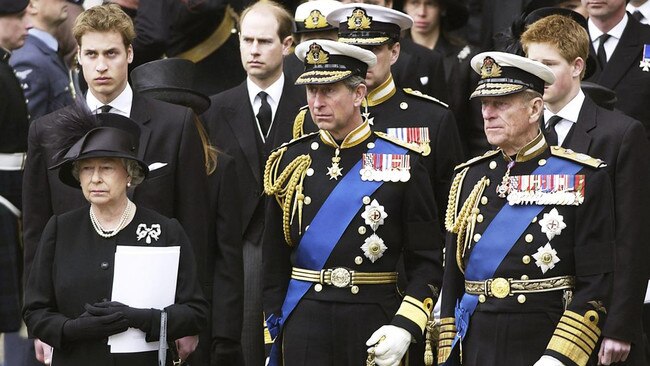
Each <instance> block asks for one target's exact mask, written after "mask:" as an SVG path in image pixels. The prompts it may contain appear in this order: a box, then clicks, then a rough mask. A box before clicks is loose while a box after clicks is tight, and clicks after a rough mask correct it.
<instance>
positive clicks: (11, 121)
mask: <svg viewBox="0 0 650 366" xmlns="http://www.w3.org/2000/svg"><path fill="white" fill-rule="evenodd" d="M10 55H11V54H10V53H9V52H7V51H6V50H5V49H3V48H2V47H0V88H2V98H0V153H15V152H25V151H27V131H28V129H29V123H28V121H27V105H26V104H25V96H24V95H23V90H22V89H21V87H20V83H19V82H18V79H17V78H16V74H14V69H12V68H11V66H9V63H8V62H9V56H10Z"/></svg>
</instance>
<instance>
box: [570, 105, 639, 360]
mask: <svg viewBox="0 0 650 366" xmlns="http://www.w3.org/2000/svg"><path fill="white" fill-rule="evenodd" d="M644 136H645V131H644V129H643V126H642V125H641V123H639V122H638V121H636V120H634V119H632V118H630V117H627V116H625V115H623V114H622V113H620V112H612V111H609V110H607V109H604V108H601V107H598V106H597V105H596V104H595V103H594V102H593V101H592V100H591V99H590V98H589V97H586V98H585V101H584V103H583V105H582V108H581V110H580V114H579V116H578V121H577V123H576V124H574V126H573V127H572V129H571V131H570V132H569V134H568V135H567V138H566V139H565V140H564V143H563V144H562V145H563V147H566V148H569V149H572V150H573V151H577V152H582V153H585V154H588V155H591V156H595V157H598V158H600V159H602V160H604V161H605V162H606V163H607V167H605V168H604V170H605V171H606V172H607V173H608V174H609V177H610V180H611V182H612V188H613V191H614V207H615V214H616V270H615V272H616V273H615V275H614V289H613V290H614V292H613V295H612V304H611V305H610V308H609V311H608V317H607V323H606V324H605V328H604V329H603V335H604V336H605V337H610V338H614V339H619V340H624V341H627V342H633V343H634V346H633V348H632V350H633V351H632V353H631V354H630V356H629V357H628V364H630V365H645V364H646V362H645V360H644V359H643V357H644V352H643V346H644V343H643V341H642V323H641V318H642V310H643V299H644V295H645V288H646V286H647V283H648V282H647V280H646V279H647V278H648V275H647V268H646V265H645V260H644V258H648V256H649V255H650V253H648V248H647V246H646V245H644V242H645V240H646V239H647V238H648V237H649V236H650V232H648V231H649V229H650V227H648V214H647V209H646V208H647V207H648V206H649V205H650V195H648V193H647V192H646V188H645V186H646V184H647V183H648V182H650V168H648V164H647V163H646V159H647V157H648V155H650V151H649V146H648V141H647V140H646V139H645V138H644Z"/></svg>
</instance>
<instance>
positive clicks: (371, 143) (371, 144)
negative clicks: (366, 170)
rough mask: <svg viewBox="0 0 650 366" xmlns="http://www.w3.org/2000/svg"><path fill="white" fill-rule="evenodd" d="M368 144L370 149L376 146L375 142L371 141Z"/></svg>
mask: <svg viewBox="0 0 650 366" xmlns="http://www.w3.org/2000/svg"><path fill="white" fill-rule="evenodd" d="M366 146H368V149H374V148H375V143H374V142H369V143H368V145H366Z"/></svg>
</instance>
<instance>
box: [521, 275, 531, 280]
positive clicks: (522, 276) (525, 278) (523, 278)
mask: <svg viewBox="0 0 650 366" xmlns="http://www.w3.org/2000/svg"><path fill="white" fill-rule="evenodd" d="M521 279H522V280H523V281H528V279H529V278H528V276H527V275H521Z"/></svg>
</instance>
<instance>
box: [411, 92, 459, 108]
mask: <svg viewBox="0 0 650 366" xmlns="http://www.w3.org/2000/svg"><path fill="white" fill-rule="evenodd" d="M404 92H405V93H406V94H411V95H415V96H416V97H420V98H423V99H427V100H431V101H434V102H436V103H438V104H440V105H441V106H443V107H445V108H449V104H447V103H445V102H443V101H442V100H440V99H438V98H434V97H432V96H430V95H427V94H424V93H422V92H421V91H419V90H413V89H411V88H404Z"/></svg>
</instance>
